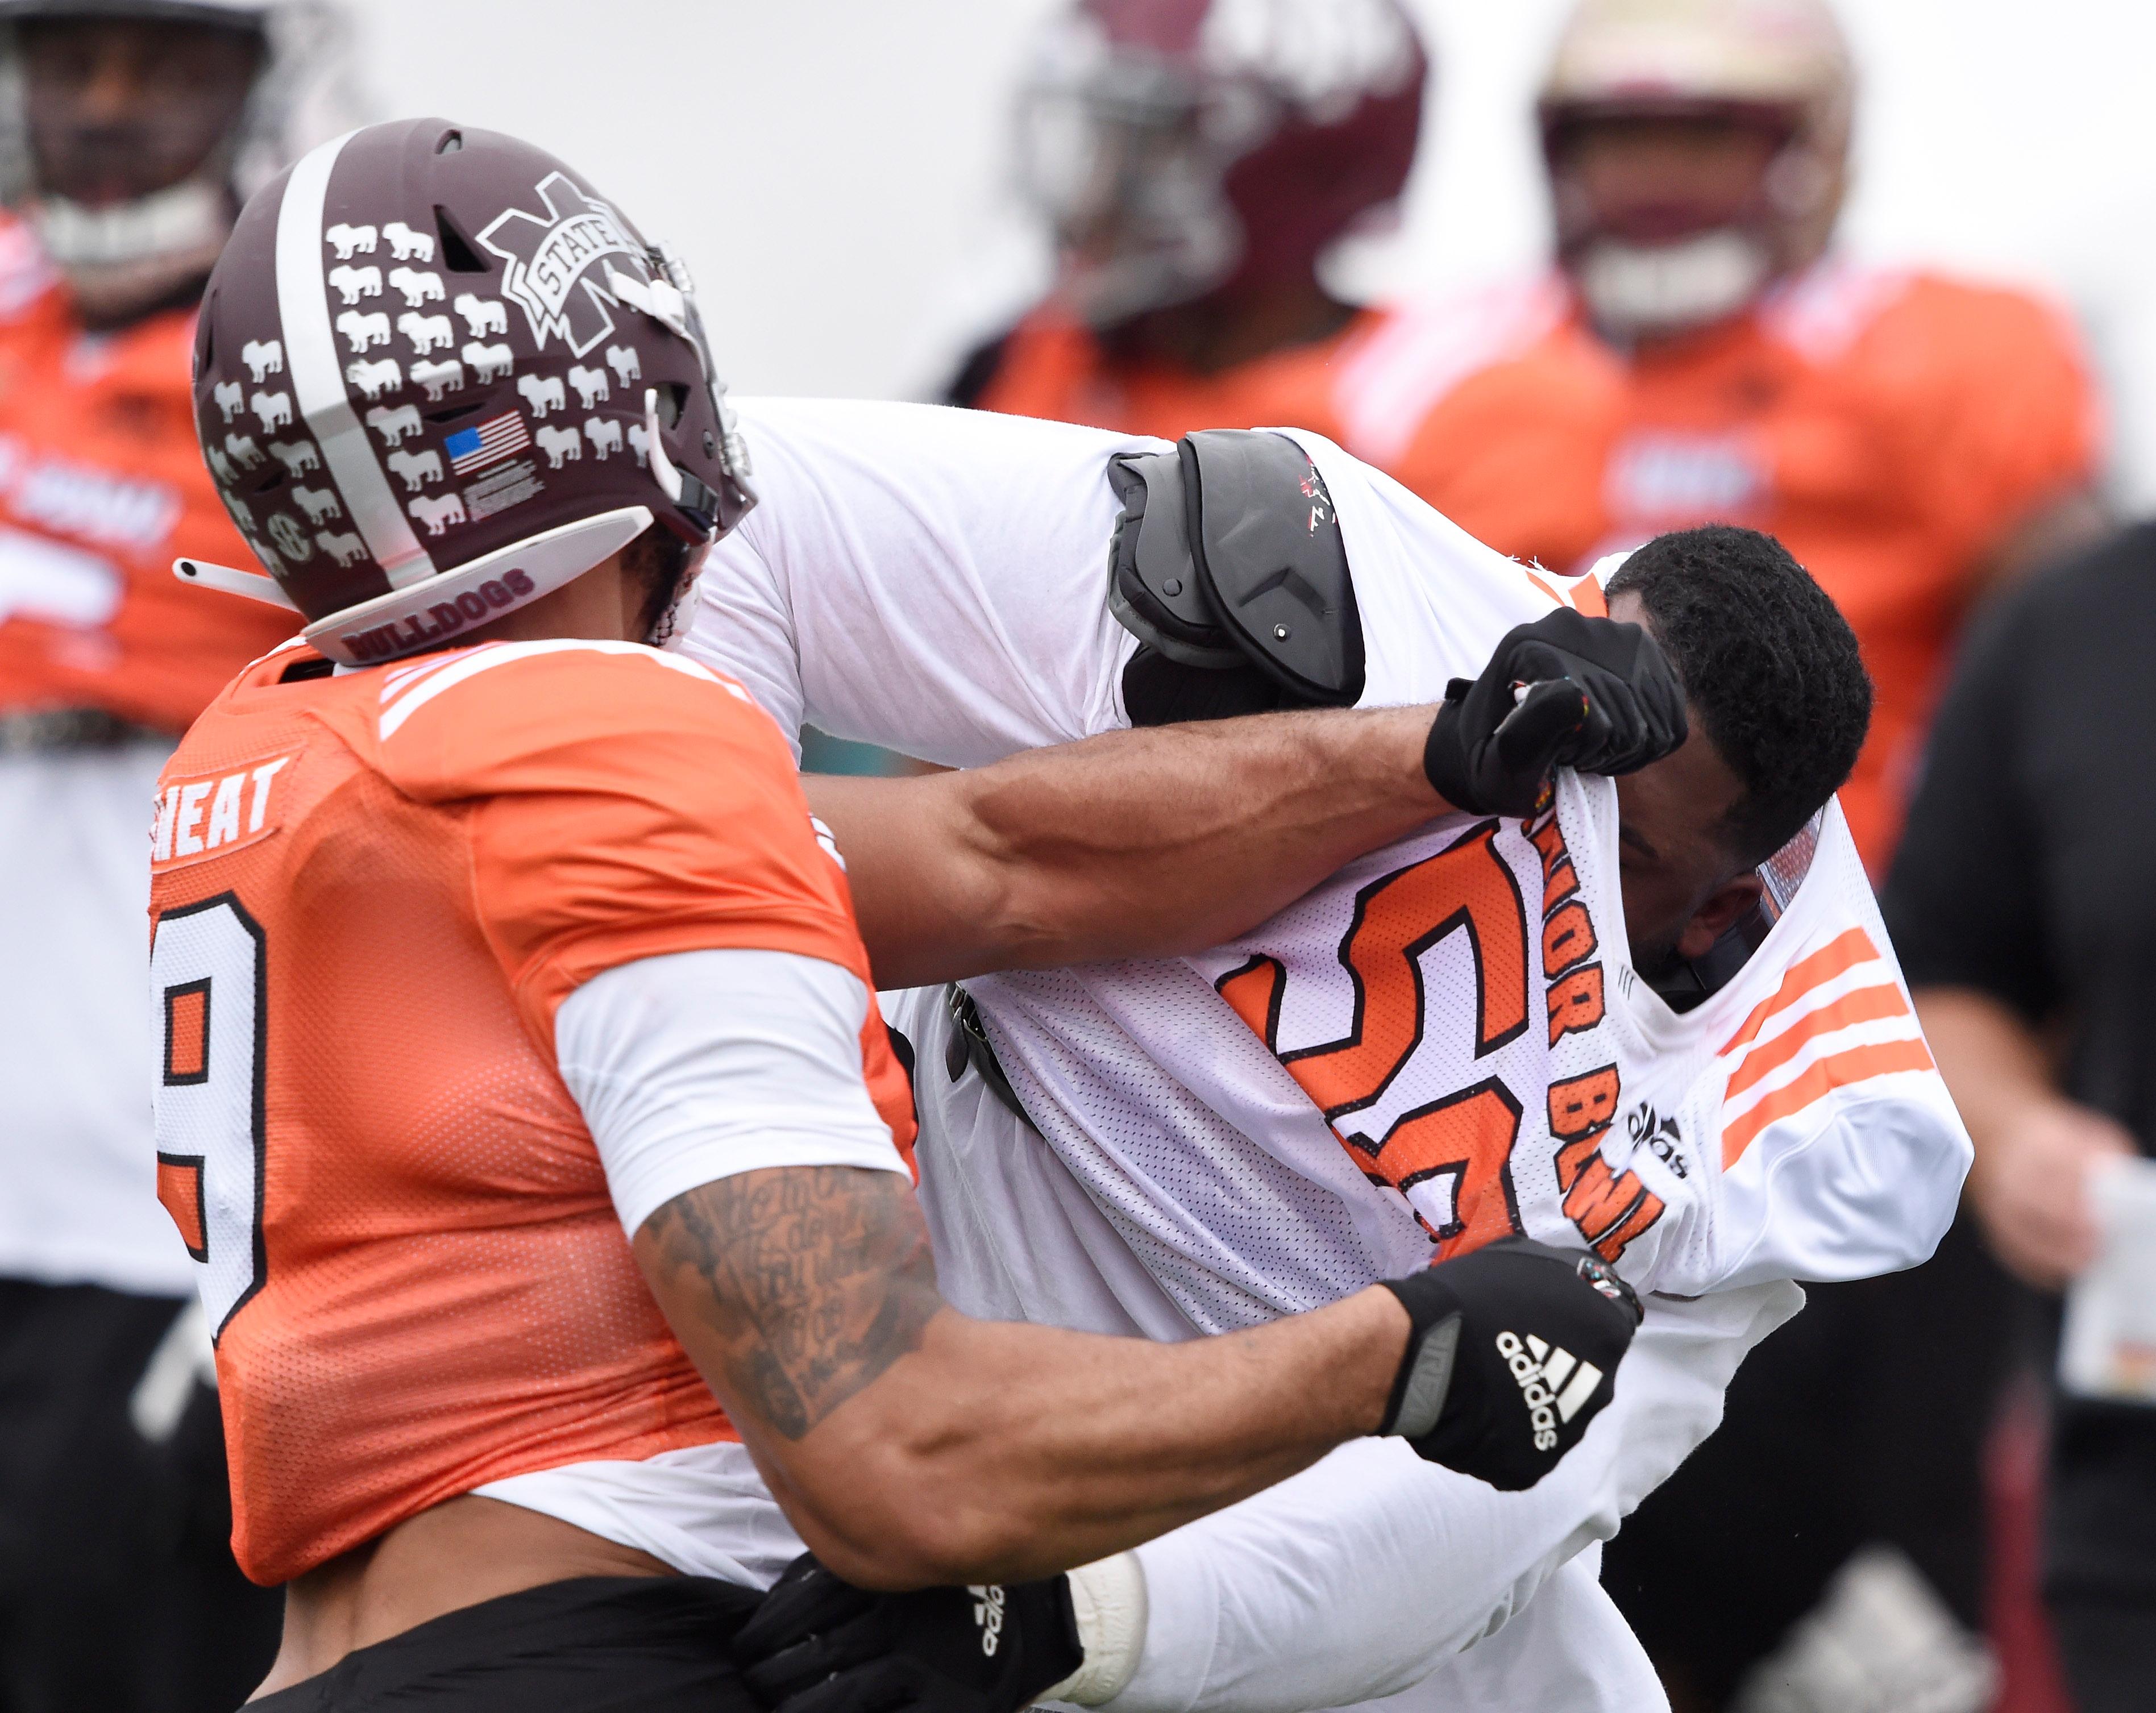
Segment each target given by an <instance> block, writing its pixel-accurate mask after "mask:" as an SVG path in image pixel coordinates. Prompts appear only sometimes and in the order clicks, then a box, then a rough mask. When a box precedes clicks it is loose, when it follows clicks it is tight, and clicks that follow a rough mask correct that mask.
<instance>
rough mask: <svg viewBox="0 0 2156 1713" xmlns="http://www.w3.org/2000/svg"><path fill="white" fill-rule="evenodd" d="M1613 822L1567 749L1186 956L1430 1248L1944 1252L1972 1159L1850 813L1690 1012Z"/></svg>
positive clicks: (1782, 1256) (1829, 1267) (1823, 1275)
mask: <svg viewBox="0 0 2156 1713" xmlns="http://www.w3.org/2000/svg"><path fill="white" fill-rule="evenodd" d="M1616 835H1617V813H1616V792H1615V790H1614V787H1612V786H1611V785H1610V783H1609V782H1608V781H1607V780H1602V779H1582V778H1579V777H1577V776H1574V775H1571V774H1566V775H1563V776H1562V777H1560V779H1559V781H1558V790H1557V792H1556V796H1555V802H1554V803H1553V805H1552V806H1551V808H1549V809H1548V811H1547V812H1546V813H1543V814H1542V815H1540V816H1538V817H1537V818H1534V819H1532V820H1531V821H1528V822H1526V823H1507V822H1501V821H1495V820H1472V819H1470V818H1464V817H1453V818H1448V819H1446V820H1445V821H1444V822H1441V823H1438V824H1437V825H1436V826H1435V827H1434V828H1432V829H1431V830H1430V832H1429V833H1425V834H1424V835H1421V836H1420V837H1419V838H1417V839H1414V840H1411V841H1409V842H1408V843H1407V844H1404V845H1401V846H1395V847H1394V848H1393V849H1390V850H1388V851H1385V852H1383V853H1381V854H1378V855H1377V856H1374V857H1372V858H1369V859H1365V860H1364V861H1363V862H1361V863H1358V864H1355V865H1353V867H1351V868H1350V869H1347V870H1345V871H1343V872H1342V874H1339V875H1338V876H1337V877H1336V878H1335V879H1334V880H1332V881H1331V882H1329V883H1328V884H1327V885H1325V886H1323V887H1321V888H1319V889H1318V890H1317V892H1315V893H1314V894H1312V895H1311V896H1310V897H1309V898H1307V899H1306V900H1303V901H1302V902H1301V903H1300V904H1298V905H1295V906H1294V907H1293V908H1291V909H1290V910H1286V911H1285V912H1283V913H1282V914H1281V915H1280V916H1277V917H1276V918H1275V919H1274V920H1273V921H1270V922H1269V923H1267V924H1266V925H1265V926H1264V927H1263V928H1262V929H1260V930H1259V931H1257V932H1255V933H1254V934H1252V935H1250V936H1247V937H1246V938H1245V940H1244V941H1240V942H1238V943H1237V944H1235V946H1229V947H1224V948H1222V949H1221V950H1220V951H1216V952H1211V953H1208V954H1205V955H1204V956H1203V957H1199V958H1196V959H1193V960H1192V962H1193V967H1195V968H1196V969H1198V970H1199V972H1201V973H1202V974H1204V975H1205V976H1207V977H1209V979H1210V980H1211V982H1212V984H1213V987H1214V991H1215V992H1217V993H1218V994H1219V996H1220V998H1222V999H1223V1000H1224V1001H1225V1002H1226V1003H1227V1004H1228V1005H1229V1008H1231V1009H1232V1010H1234V1011H1235V1013H1236V1014H1237V1015H1238V1016H1240V1018H1242V1020H1243V1021H1244V1023H1246V1024H1247V1025H1248V1026H1249V1027H1250V1029H1251V1030H1252V1031H1253V1032H1254V1033H1255V1034H1256V1035H1257V1036H1258V1037H1259V1039H1260V1040H1262V1041H1263V1042H1264V1044H1265V1047H1266V1049H1268V1051H1270V1053H1271V1054H1273V1056H1274V1057H1275V1058H1276V1059H1278V1060H1279V1061H1280V1063H1281V1065H1282V1066H1283V1067H1284V1068H1285V1069H1286V1071H1287V1074H1289V1076H1290V1077H1291V1078H1292V1079H1293V1080H1294V1081H1295V1083H1296V1086H1297V1087H1299V1088H1300V1089H1301V1090H1302V1092H1303V1093H1304V1094H1305V1095H1307V1096H1308V1097H1309V1099H1310V1100H1311V1102H1312V1105H1315V1106H1317V1108H1318V1109H1319V1110H1321V1111H1322V1113H1323V1115H1324V1116H1325V1119H1326V1121H1327V1125H1328V1126H1330V1128H1331V1130H1332V1133H1333V1135H1334V1136H1336V1137H1337V1138H1338V1140H1339V1142H1340V1145H1341V1146H1342V1147H1343V1148H1344V1149H1345V1150H1346V1151H1347V1155H1348V1157H1349V1158H1350V1160H1351V1161H1352V1162H1353V1163H1354V1164H1355V1165H1356V1166H1357V1167H1359V1168H1360V1169H1361V1170H1362V1172H1363V1174H1364V1175H1365V1176H1366V1177H1368V1180H1369V1181H1370V1182H1371V1184H1372V1185H1373V1187H1375V1188H1378V1189H1379V1190H1380V1191H1381V1192H1391V1193H1393V1194H1396V1195H1398V1196H1399V1197H1401V1198H1404V1201H1405V1203H1406V1204H1407V1206H1408V1208H1409V1209H1411V1210H1412V1211H1413V1213H1414V1218H1415V1220H1416V1223H1418V1224H1419V1225H1420V1226H1421V1227H1422V1228H1423V1230H1424V1233H1426V1234H1427V1235H1428V1236H1429V1237H1430V1239H1431V1240H1432V1241H1433V1242H1434V1244H1435V1254H1436V1256H1437V1258H1439V1259H1444V1258H1445V1257H1448V1256H1450V1255H1455V1254H1464V1253H1466V1251H1468V1250H1470V1249H1475V1248H1477V1247H1479V1246H1480V1245H1481V1244H1485V1243H1487V1242H1490V1241H1491V1240H1492V1239H1496V1238H1499V1237H1504V1236H1508V1235H1510V1234H1512V1233H1515V1232H1525V1233H1527V1235H1529V1236H1532V1237H1536V1238H1539V1239H1543V1240H1544V1241H1546V1242H1551V1243H1556V1244H1565V1245H1572V1244H1582V1243H1584V1244H1586V1245H1587V1246H1589V1247H1590V1248H1592V1249H1594V1250H1595V1251H1596V1252H1597V1253H1599V1254H1600V1255H1601V1256H1602V1257H1603V1258H1604V1259H1605V1260H1608V1261H1609V1262H1611V1263H1612V1264H1614V1265H1615V1266H1616V1267H1617V1268H1618V1269H1619V1270H1620V1272H1622V1273H1623V1274H1625V1276H1626V1277H1627V1278H1628V1279H1630V1280H1631V1282H1632V1283H1633V1284H1634V1285H1635V1286H1636V1287H1637V1288H1639V1289H1640V1290H1642V1291H1643V1292H1645V1291H1661V1292H1664V1293H1666V1294H1668V1295H1676V1296H1686V1297H1691V1296H1699V1295H1704V1294H1705V1293H1706V1292H1708V1291H1710V1290H1720V1289H1723V1288H1725V1287H1727V1286H1731V1285H1750V1284H1754V1283H1758V1282H1760V1281H1763V1280H1778V1279H1833V1278H1853V1277H1863V1276H1866V1275H1869V1274H1873V1273H1877V1272H1883V1271H1888V1270H1892V1269H1894V1268H1896V1267H1897V1266H1901V1265H1904V1264H1907V1262H1908V1261H1910V1260H1911V1259H1914V1258H1915V1253H1914V1252H1912V1248H1911V1246H1910V1239H1911V1237H1912V1236H1913V1237H1914V1238H1915V1239H1916V1241H1917V1244H1918V1245H1919V1246H1920V1247H1921V1249H1928V1247H1929V1245H1930V1244H1932V1243H1934V1242H1936V1241H1937V1239H1938V1237H1939V1236H1940V1235H1941V1234H1942V1233H1943V1231H1944V1228H1945V1223H1946V1221H1947V1220H1948V1218H1951V1215H1952V1210H1953V1204H1954V1200H1955V1198H1956V1197H1957V1195H1958V1192H1959V1189H1960V1183H1961V1177H1962V1174H1963V1170H1964V1168H1965V1167H1966V1165H1967V1161H1966V1158H1965V1157H1964V1156H1963V1153H1962V1151H1960V1149H1959V1148H1958V1147H1957V1146H1955V1141H1956V1139H1957V1138H1958V1125H1957V1124H1956V1122H1955V1121H1954V1116H1953V1110H1952V1108H1951V1106H1950V1105H1948V1103H1947V1100H1946V1095H1945V1091H1944V1090H1943V1088H1942V1087H1941V1086H1940V1085H1939V1083H1938V1080H1937V1078H1936V1077H1935V1076H1933V1075H1931V1074H1929V1073H1931V1071H1932V1069H1933V1066H1932V1060H1931V1057H1930V1054H1928V1052H1927V1051H1926V1049H1925V1047H1924V1044H1923V1040H1922V1034H1921V1032H1920V1031H1919V1030H1918V1028H1917V1021H1916V1017H1915V1014H1914V1013H1913V1012H1912V1009H1911V1008H1910V1005H1909V1002H1908V996H1907V993H1906V992H1905V991H1904V990H1903V988H1902V983H1901V980H1900V976H1899V972H1898V971H1897V968H1896V967H1895V965H1894V962H1893V957H1892V951H1891V948H1890V947H1889V946H1888V943H1887V940H1886V934H1885V931H1884V930H1883V928H1882V927H1881V924H1880V922H1879V919H1878V915H1877V912H1876V908H1875V907H1874V905H1873V904H1872V901H1871V892H1870V890H1869V888H1868V887H1867V886H1866V884H1865V880H1864V876H1863V870H1862V868H1861V865H1860V864H1858V862H1857V861H1856V854H1855V850H1854V848H1853V847H1852V846H1851V844H1850V841H1849V837H1848V833H1847V831H1846V829H1845V827H1844V825H1843V824H1842V822H1841V819H1840V815H1839V813H1838V812H1836V811H1835V809H1834V808H1832V807H1831V806H1830V808H1829V809H1828V810H1827V811H1826V812H1825V816H1824V818H1823V822H1822V824H1821V825H1820V827H1819V828H1817V829H1815V831H1813V832H1811V833H1808V834H1807V835H1806V836H1805V838H1804V839H1803V840H1802V841H1801V848H1800V849H1797V850H1794V851H1791V852H1789V853H1786V854H1785V857H1786V860H1785V862H1784V869H1785V871H1787V878H1786V879H1785V880H1784V883H1783V884H1784V887H1785V889H1786V890H1784V895H1783V901H1784V903H1785V904H1786V905H1787V908H1786V909H1785V910H1784V911H1783V913H1782V915H1781V918H1780V920H1779V921H1777V922H1776V923H1775V925H1774V928H1773V929H1772V930H1771V931H1769V933H1768V936H1767V939H1766V941H1765V943H1764V944H1763V945H1762V946H1760V948H1759V949H1758V951H1757V952H1755V953H1754V954H1753V958H1752V960H1751V962H1749V963H1748V965H1747V966H1746V967H1745V968H1744V969H1743V972H1741V973H1740V974H1739V975H1738V977H1736V979H1735V980H1733V981H1732V982H1730V983H1729V985H1728V986H1727V987H1724V988H1722V990H1721V991H1720V992H1717V993H1716V994H1714V995H1713V996H1712V998H1709V999H1708V1000H1707V1001H1706V1002H1705V1003H1703V1004H1702V1005H1701V1006H1699V1007H1697V1008H1695V1009H1694V1010H1692V1011H1690V1012H1688V1013H1684V1014H1682V1015H1679V1014H1677V1013H1674V1012H1672V1011H1671V1010H1670V1009H1669V1008H1668V1007H1667V1006H1666V1005H1664V1004H1663V1003H1661V1000H1660V999H1659V998H1656V997H1655V994H1654V993H1653V992H1652V991H1651V990H1650V989H1648V988H1647V987H1645V985H1644V984H1643V983H1641V982H1639V981H1638V979H1637V978H1636V977H1635V975H1634V973H1633V972H1632V970H1631V968H1630V964H1629V962H1628V959H1627V956H1626V949H1625V921H1624V910H1623V900H1622V899H1621V898H1620V895H1619V894H1618V890H1617V884H1616V880H1617V860H1616V859H1617V839H1616ZM991 1015H993V1011H992V1012H991ZM1912 1112H1913V1116H1912ZM1927 1120H1928V1122H1927ZM1213 1312H1214V1313H1218V1312H1219V1310H1218V1309H1217V1308H1216V1309H1215V1310H1214V1311H1213Z"/></svg>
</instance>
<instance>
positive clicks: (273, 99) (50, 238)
mask: <svg viewBox="0 0 2156 1713" xmlns="http://www.w3.org/2000/svg"><path fill="white" fill-rule="evenodd" d="M0 23H6V24H7V25H8V34H7V38H6V43H7V46H8V49H10V51H9V52H8V54H7V55H6V67H7V75H6V76H5V78H4V79H0V162H5V163H6V165H7V167H8V173H7V174H6V175H5V176H6V177H8V178H9V179H12V182H8V183H6V184H4V185H0V194H4V196H5V197H6V199H7V200H8V202H9V203H13V204H16V205H18V206H19V207H21V208H22V209H23V213H24V214H25V216H26V218H28V221H29V222H30V223H31V224H32V225H33V228H35V229H36V231H37V232H38V237H39V239H40V241H41V244H42V246H43V248H44V251H45V253H46V254H47V255H48V256H49V258H50V259H52V260H53V261H54V264H57V266H58V267H59V269H60V270H61V272H62V273H63V274H64V275H65V276H66V277H67V279H68V281H69V285H71V286H72V288H73V290H74V297H75V300H76V305H77V308H78V310H79V312H80V314H81V315H82V317H83V319H84V320H85V321H86V322H88V323H89V324H90V326H119V325H121V324H124V323H126V322H127V321H131V320H134V319H136V317H138V316H140V315H144V314H146V313H148V312H149V311H151V310H155V309H157V308H159V307H162V305H165V304H167V303H169V302H173V301H176V300H182V299H184V298H187V297H189V296H191V295H193V290H195V288H197V287H198V285H199V284H200V282H201V281H202V280H204V279H205V278H207V277H208V274H209V271H210V269H211V267H212V265H213V264H214V263H215V261H216V259H217V257H218V252H219V251H220V250H221V249H222V248H223V244H224V243H225V241H226V239H227V238H228V236H229V235H230V233H231V230H232V227H233V223H234V219H235V218H236V216H237V214H238V212H239V203H240V201H241V199H242V197H244V194H245V193H246V192H248V191H249V190H250V189H252V188H253V187H254V185H256V184H259V183H260V182H264V181H265V180H266V179H267V178H269V177H271V176H273V175H274V174H275V172H277V171H278V170H279V169H280V167H282V166H283V165H284V164H285V161H287V160H289V159H290V152H291V151H292V150H293V149H294V148H295V147H296V146H304V143H305V141H311V139H312V137H313V136H316V135H319V134H320V131H321V126H322V125H327V126H330V128H331V129H335V128H337V127H338V126H340V125H341V122H342V116H341V110H342V107H343V106H344V105H345V103H344V102H343V101H342V100H341V99H331V98H330V97H329V96H328V95H326V85H325V82H324V76H323V74H324V72H325V70H326V69H328V68H329V66H330V65H331V64H334V62H335V61H336V59H338V58H339V54H338V52H337V50H338V49H339V48H340V47H341V39H342V38H341V31H340V29H339V28H338V21H337V20H336V18H333V17H332V16H331V15H330V14H328V13H321V12H320V10H319V8H313V7H310V6H306V5H302V4H296V3H286V4H271V3H269V0H263V3H260V4H248V3H244V0H228V3H222V4H213V5H212V4H205V5H203V6H199V7H188V6H186V5H182V4H158V5H153V4H151V3H148V0H143V3H139V4H130V3H127V0H110V3H109V4H104V5H96V4H84V5H60V4H57V3H50V0H0ZM340 95H341V92H340ZM331 109H336V111H334V112H332V111H331ZM303 110H304V112H305V119H304V120H303V121H302V122H301V126H300V131H299V133H297V134H295V130H294V121H295V117H297V116H299V115H300V114H301V113H302V111H303ZM10 133H12V136H11V135H10Z"/></svg>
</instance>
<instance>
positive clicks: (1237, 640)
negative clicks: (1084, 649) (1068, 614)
mask: <svg viewBox="0 0 2156 1713" xmlns="http://www.w3.org/2000/svg"><path fill="white" fill-rule="evenodd" d="M1108 480H1109V481H1110V483H1111V485H1113V487H1114V489H1115V490H1116V495H1117V496H1118V497H1119V498H1120V499H1121V500H1122V502H1123V510H1122V515H1121V516H1120V517H1119V518H1118V519H1117V520H1116V533H1115V538H1114V541H1113V544H1112V546H1111V550H1110V576H1109V588H1108V605H1109V608H1110V609H1111V611H1112V612H1113V613H1115V615H1116V618H1117V620H1118V621H1119V622H1120V623H1122V625H1123V627H1124V628H1125V629H1127V630H1128V631H1130V632H1131V633H1132V634H1133V635H1135V636H1137V638H1138V639H1140V640H1141V641H1142V642H1143V643H1145V644H1147V645H1148V647H1150V648H1151V649H1152V650H1153V651H1155V653H1156V654H1158V655H1161V656H1164V657H1165V658H1166V659H1168V660H1169V661H1172V662H1173V663H1175V664H1177V665H1179V666H1183V667H1189V668H1197V669H1204V670H1209V671H1220V670H1225V669H1245V668H1246V667H1250V666H1255V667H1256V668H1257V669H1259V670H1260V672H1262V673H1263V674H1265V677H1266V678H1267V679H1269V680H1271V681H1272V682H1273V683H1274V684H1276V685H1278V686H1279V687H1280V689H1281V690H1283V691H1285V692H1286V696H1285V700H1289V701H1292V702H1296V703H1302V704H1306V705H1307V704H1316V705H1322V706H1347V705H1352V704H1353V703H1354V702H1355V701H1357V700H1359V699H1360V697H1361V695H1362V694H1363V629H1362V623H1361V620H1360V618H1358V615H1357V613H1356V609H1355V591H1354V586H1353V582H1351V581H1350V580H1349V577H1348V573H1347V551H1346V549H1345V548H1344V547H1343V546H1342V544H1341V539H1340V526H1339V522H1338V520H1337V518H1336V517H1335V516H1334V515H1333V511H1332V500H1331V498H1330V496H1329V495H1327V493H1326V491H1325V484H1324V482H1323V481H1322V479H1321V478H1320V477H1319V475H1318V474H1317V468H1316V467H1315V466H1314V465H1313V464H1312V463H1311V461H1310V459H1309V458H1308V457H1307V456H1306V454H1304V452H1303V450H1302V449H1301V447H1300V446H1298V445H1296V443H1295V442H1294V441H1292V440H1290V439H1287V438H1286V436H1285V435H1281V434H1268V433H1257V432H1255V431H1251V430H1247V429H1240V428H1235V429H1228V428H1209V429H1205V430H1204V431H1202V432H1200V433H1195V434H1191V435H1188V436H1187V437H1186V438H1185V439H1183V441H1182V442H1181V443H1180V444H1178V447H1177V448H1176V450H1175V451H1174V452H1173V453H1172V454H1171V453H1164V452H1163V453H1153V454H1142V455H1132V454H1122V455H1121V456H1118V457H1116V458H1115V459H1111V461H1110V464H1109V469H1108Z"/></svg>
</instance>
